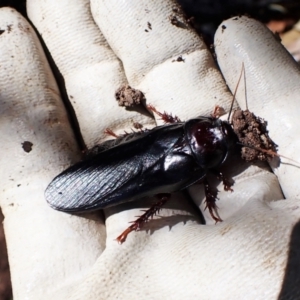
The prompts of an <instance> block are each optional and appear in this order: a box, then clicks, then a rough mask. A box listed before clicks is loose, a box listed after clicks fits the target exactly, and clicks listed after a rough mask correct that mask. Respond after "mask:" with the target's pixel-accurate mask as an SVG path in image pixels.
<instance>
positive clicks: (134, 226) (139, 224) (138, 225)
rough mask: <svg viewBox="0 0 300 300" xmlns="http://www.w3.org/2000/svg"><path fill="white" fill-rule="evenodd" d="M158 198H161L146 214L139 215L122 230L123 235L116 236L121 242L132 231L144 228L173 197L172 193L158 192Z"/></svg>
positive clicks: (121, 242) (120, 242)
mask: <svg viewBox="0 0 300 300" xmlns="http://www.w3.org/2000/svg"><path fill="white" fill-rule="evenodd" d="M157 198H159V201H157V202H156V203H154V204H153V205H152V206H151V207H150V208H149V209H148V210H146V211H145V213H144V214H142V215H141V216H139V217H138V219H136V220H135V221H133V222H131V223H133V224H132V225H130V226H129V227H128V228H127V229H126V230H125V231H123V232H122V234H121V235H119V236H118V237H117V238H116V241H117V242H118V243H119V244H123V243H124V242H125V241H126V238H127V236H128V234H129V233H130V232H132V231H138V230H140V229H141V228H142V226H143V225H144V224H145V223H146V222H147V221H148V220H149V219H150V218H153V216H155V215H156V214H157V213H159V211H160V209H161V208H162V206H163V205H165V204H166V202H167V201H168V200H170V198H171V194H158V195H157Z"/></svg>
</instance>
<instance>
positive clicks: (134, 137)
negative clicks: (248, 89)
mask: <svg viewBox="0 0 300 300" xmlns="http://www.w3.org/2000/svg"><path fill="white" fill-rule="evenodd" d="M236 143H237V137H236V134H235V133H234V131H233V129H232V127H231V125H230V124H229V123H228V122H226V121H221V120H220V119H218V118H215V117H198V118H195V119H190V120H188V121H187V122H177V123H172V124H168V125H163V126H159V127H156V128H154V129H152V130H147V131H143V132H138V133H132V134H130V135H126V136H124V137H121V138H119V139H116V140H113V141H108V142H106V143H104V144H103V145H100V146H96V147H94V148H93V149H92V150H91V151H90V155H88V157H87V158H86V159H85V160H83V161H81V162H79V163H77V164H75V165H73V166H71V167H69V168H68V169H66V170H65V171H63V172H62V173H61V174H59V175H58V176H57V177H55V178H54V179H53V181H52V182H51V183H50V184H49V186H48V187H47V189H46V192H45V196H46V200H47V202H48V203H49V205H50V206H51V207H53V208H54V209H57V210H60V211H65V212H83V211H90V210H96V209H102V208H106V207H109V206H113V205H117V204H120V203H123V202H128V201H132V200H136V199H140V198H142V197H147V196H153V195H157V194H161V193H172V192H176V191H180V190H182V189H185V188H187V187H188V186H190V185H191V184H193V183H195V182H197V181H199V180H201V179H203V178H204V177H205V175H206V174H207V172H209V171H214V172H217V173H218V174H220V172H219V171H218V168H219V167H220V166H221V165H222V164H223V163H224V161H225V160H226V158H227V156H228V153H229V152H230V151H231V149H233V148H235V147H236ZM206 196H207V206H208V209H209V211H210V212H211V215H212V216H213V218H214V219H215V220H216V221H219V220H220V218H219V217H218V214H217V212H216V205H215V197H213V196H212V195H211V194H210V191H209V188H208V186H206ZM166 200H167V199H166V196H165V194H163V195H162V196H160V199H159V203H160V204H159V205H157V204H156V206H154V207H152V208H151V209H150V210H149V211H148V212H146V213H145V214H144V215H143V216H141V218H140V219H138V220H137V221H136V223H135V224H134V225H132V226H133V227H132V228H131V230H129V232H130V231H132V230H136V229H139V227H140V226H141V224H142V223H143V222H145V221H146V220H147V218H149V216H151V215H153V214H155V213H156V212H157V211H158V210H159V209H160V205H163V204H164V203H165V201H166ZM214 212H215V213H214ZM127 234H128V232H127V233H126V234H125V236H120V237H119V238H118V240H119V241H120V242H123V241H124V240H125V239H126V236H127Z"/></svg>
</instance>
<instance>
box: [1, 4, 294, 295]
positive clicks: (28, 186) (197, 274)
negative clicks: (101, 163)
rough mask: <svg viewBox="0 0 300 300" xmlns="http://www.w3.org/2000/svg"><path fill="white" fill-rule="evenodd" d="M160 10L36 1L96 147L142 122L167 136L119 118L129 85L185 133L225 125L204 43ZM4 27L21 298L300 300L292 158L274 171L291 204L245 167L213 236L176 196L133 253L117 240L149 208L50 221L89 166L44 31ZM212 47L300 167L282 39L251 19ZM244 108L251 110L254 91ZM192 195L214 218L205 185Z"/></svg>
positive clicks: (6, 170)
mask: <svg viewBox="0 0 300 300" xmlns="http://www.w3.org/2000/svg"><path fill="white" fill-rule="evenodd" d="M161 2H162V1H141V0H139V1H125V2H120V1H115V0H112V1H91V3H89V1H83V0H78V1H75V2H74V1H73V2H70V1H65V0H61V1H59V2H54V1H50V0H48V1H43V2H42V1H36V0H28V1H27V7H28V16H29V18H30V19H31V21H32V22H33V24H34V26H36V28H37V30H38V31H39V33H40V35H41V37H42V38H43V40H44V42H45V43H46V45H47V48H48V49H49V52H50V55H51V57H52V58H53V60H54V61H55V64H56V65H57V67H58V69H59V71H60V72H61V74H62V76H63V78H64V81H65V86H66V91H67V94H68V97H69V100H70V102H71V104H72V107H73V109H74V112H75V114H76V117H77V120H78V124H79V127H80V130H81V133H82V136H83V138H84V141H85V143H86V145H87V146H88V147H91V146H93V145H94V144H95V143H98V142H101V141H103V140H104V139H106V138H107V137H106V136H105V135H104V134H103V132H104V130H105V128H111V129H112V130H114V131H116V132H117V133H119V132H123V130H124V129H126V130H127V131H128V130H129V129H130V128H131V127H132V124H133V122H139V123H142V124H143V125H144V126H145V127H147V128H150V127H151V126H155V122H154V121H153V119H152V118H150V117H149V116H148V115H147V114H146V113H139V112H135V111H128V110H125V109H124V108H122V107H118V104H117V102H116V100H115V98H114V93H115V91H116V89H117V88H118V87H120V86H121V85H122V84H127V83H128V84H130V85H131V86H132V87H133V88H137V89H140V90H142V91H143V92H144V94H145V96H146V99H147V104H152V105H154V106H155V107H156V108H157V109H158V110H160V111H167V112H171V113H173V114H176V115H178V116H179V117H180V118H181V119H182V120H187V119H189V118H191V117H195V116H197V115H209V114H210V113H211V112H212V111H213V108H214V106H215V105H220V106H222V107H223V108H224V109H225V110H227V111H228V109H229V106H230V104H231V100H232V95H231V94H230V93H229V92H228V91H227V88H226V85H225V83H224V81H223V79H222V76H221V74H220V73H219V72H218V70H217V68H216V66H215V64H214V61H213V59H212V57H211V55H210V54H209V52H208V50H207V49H206V47H205V45H204V43H203V42H202V41H201V39H200V38H199V37H198V36H197V35H196V34H195V33H194V32H193V30H192V29H190V28H189V26H188V24H187V22H186V20H185V19H184V17H183V16H182V15H181V14H180V12H178V9H177V8H176V6H175V4H174V3H173V2H172V1H163V3H161ZM90 5H91V7H90ZM0 14H1V15H0V29H1V31H0V32H1V33H2V34H1V35H0V42H1V46H0V49H1V56H0V67H1V81H0V93H1V94H0V95H1V106H0V107H1V121H2V122H1V123H2V124H1V125H2V126H1V140H2V148H1V149H2V150H1V151H2V152H1V159H2V161H1V166H2V173H1V174H2V180H1V184H2V189H1V191H2V193H1V198H0V199H1V207H2V210H3V213H4V215H5V224H4V225H5V232H6V237H7V243H8V251H9V259H10V267H11V274H12V283H13V290H14V299H24V298H28V299H116V298H119V299H163V298H167V299H183V298H184V299H195V298H196V299H198V298H200V299H276V298H278V297H279V296H280V299H285V298H288V297H290V298H292V299H295V298H298V297H299V294H300V292H299V288H298V287H299V286H300V284H299V283H300V282H299V281H300V280H299V279H300V276H299V272H298V271H299V268H300V264H299V254H300V253H299V251H300V250H299V249H300V245H299V235H300V232H299V223H298V222H299V218H300V209H299V206H300V201H299V200H297V198H298V197H299V195H298V193H299V187H298V180H297V179H298V178H299V169H298V168H297V167H295V163H294V162H290V161H287V162H285V160H284V159H282V161H283V162H282V164H281V165H280V167H279V168H277V169H276V174H277V176H278V178H279V181H280V184H281V188H282V190H283V191H284V193H285V196H286V197H287V198H288V200H280V199H283V195H282V194H281V190H280V185H279V183H278V181H277V177H276V176H275V175H274V174H273V173H272V172H270V169H269V168H268V166H266V165H263V164H253V165H247V164H245V165H243V166H241V165H236V164H234V163H233V164H232V168H230V171H231V173H232V175H233V176H234V180H235V185H234V187H233V188H234V192H233V193H229V192H224V191H223V188H222V186H221V185H220V186H219V190H220V193H219V195H218V197H219V199H220V200H219V201H218V203H217V205H218V207H219V214H220V216H221V217H222V219H223V220H224V222H222V223H218V224H217V225H215V224H214V222H213V221H212V220H211V219H210V216H209V214H207V212H206V211H205V212H204V216H205V219H206V225H202V224H200V222H199V220H200V217H199V214H197V213H196V211H195V209H194V207H193V206H192V205H191V204H190V203H189V201H188V200H187V198H186V197H185V195H184V194H177V195H173V196H172V200H170V203H168V205H167V206H166V207H165V208H164V209H162V211H161V212H160V214H159V217H158V218H155V220H153V221H150V222H149V223H148V224H146V225H145V226H144V229H143V230H141V231H139V232H134V233H131V234H130V235H129V236H128V238H127V241H126V242H125V243H124V244H122V245H119V244H118V243H117V242H116V241H115V240H114V239H115V238H116V237H117V236H118V235H119V234H120V233H121V232H122V231H123V230H124V229H125V228H126V227H127V223H128V222H129V221H133V220H134V219H135V216H136V215H139V214H140V209H141V208H142V207H143V208H145V207H149V205H150V204H149V203H150V200H147V199H141V200H140V201H137V202H134V203H128V204H123V205H119V206H116V207H113V208H110V209H106V210H104V214H103V215H102V214H101V213H100V212H96V213H92V214H85V215H71V214H67V213H62V212H57V211H54V210H53V209H51V208H50V207H49V206H48V205H47V204H46V202H45V199H44V191H45V189H46V187H47V185H48V184H49V182H50V181H51V180H52V179H53V178H54V176H56V175H57V174H58V173H59V172H61V171H62V170H63V169H65V168H66V167H68V166H69V165H70V164H73V163H75V162H76V161H78V160H79V159H80V151H79V147H78V145H77V142H76V139H75V137H74V134H73V131H72V129H71V126H70V122H69V119H68V115H67V114H66V111H65V108H64V105H63V104H62V102H61V100H60V93H59V90H58V88H57V85H56V83H55V81H54V77H53V75H52V73H51V70H50V68H49V66H48V63H47V60H46V58H45V55H44V54H43V51H42V49H41V46H40V44H39V42H38V40H37V38H36V35H35V34H34V32H33V30H32V28H31V27H30V25H29V24H28V23H27V22H26V21H25V20H24V19H23V18H22V17H21V16H19V15H18V14H17V13H16V12H14V11H13V10H12V9H2V10H1V12H0ZM223 25H224V26H223ZM215 46H216V54H217V58H218V63H219V65H220V67H221V70H222V73H223V76H224V78H225V79H226V82H227V84H228V85H229V86H230V88H231V89H232V90H233V89H234V88H235V85H236V83H237V79H238V77H239V74H240V72H241V68H242V63H244V65H245V74H246V83H247V100H248V105H249V109H250V110H251V111H253V112H255V113H256V114H257V115H259V116H261V117H263V118H265V119H266V120H267V121H268V122H269V130H270V135H271V137H272V138H273V139H274V141H275V142H276V143H277V144H278V145H279V152H280V153H282V154H284V155H286V156H288V157H291V158H293V159H295V160H299V159H298V157H299V155H298V152H299V148H300V147H299V142H298V141H297V137H299V130H298V128H299V125H300V124H298V123H299V122H300V121H299V118H298V116H297V112H298V111H299V109H298V107H299V101H298V99H297V96H298V94H299V93H298V87H299V79H298V77H299V69H298V66H297V65H296V64H295V63H294V62H293V60H292V58H291V57H290V56H289V55H288V54H287V53H286V51H285V50H284V49H283V48H282V47H281V46H280V44H279V43H278V42H277V41H276V40H275V38H274V37H273V35H272V33H270V32H269V31H268V30H267V29H266V28H265V27H264V26H262V25H261V24H260V23H258V22H255V21H254V20H251V19H248V18H245V17H242V18H236V19H231V20H228V21H224V23H223V24H222V25H221V26H220V28H219V30H218V32H217V34H216V40H215ZM179 56H182V58H183V59H184V61H180V59H179V60H177V58H178V57H179ZM298 97H299V96H298ZM237 98H238V99H239V101H241V104H244V103H245V97H244V94H243V84H241V86H240V87H239V90H238V95H237ZM287 101H288V102H287ZM241 169H244V171H243V172H240V170H241ZM189 193H190V195H191V196H192V198H193V199H194V201H195V203H196V204H197V205H198V206H200V207H202V208H203V207H204V204H203V203H202V202H203V198H204V193H203V187H202V186H201V185H200V186H193V187H191V188H189ZM274 200H280V201H276V202H274ZM104 221H105V226H104ZM290 298H289V299H290Z"/></svg>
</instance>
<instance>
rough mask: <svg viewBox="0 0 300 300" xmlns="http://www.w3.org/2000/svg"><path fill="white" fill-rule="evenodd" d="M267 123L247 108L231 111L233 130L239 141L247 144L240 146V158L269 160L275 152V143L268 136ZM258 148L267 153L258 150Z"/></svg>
mask: <svg viewBox="0 0 300 300" xmlns="http://www.w3.org/2000/svg"><path fill="white" fill-rule="evenodd" d="M267 124H268V123H267V122H266V121H265V120H264V119H261V118H259V117H257V116H255V115H254V114H253V113H251V112H250V111H249V110H236V111H235V112H234V113H233V116H232V126H233V130H234V132H235V133H236V135H237V136H238V139H239V141H240V143H242V144H243V145H247V146H249V147H242V153H241V154H242V158H243V159H245V160H246V161H254V160H262V161H266V160H270V159H271V158H273V157H274V155H275V154H276V153H277V145H276V144H275V143H274V142H273V141H272V140H271V138H270V137H269V134H268V130H267ZM254 148H256V149H254ZM258 148H259V149H263V150H267V151H269V153H265V152H262V151H259V150H258ZM272 153H273V154H272Z"/></svg>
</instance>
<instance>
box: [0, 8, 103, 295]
mask: <svg viewBox="0 0 300 300" xmlns="http://www.w3.org/2000/svg"><path fill="white" fill-rule="evenodd" d="M0 14H1V16H0V29H1V30H0V32H1V35H0V43H1V46H0V49H1V55H0V65H1V69H0V71H1V73H0V76H1V80H0V91H1V92H0V93H1V97H0V99H1V105H0V111H1V141H2V147H1V155H0V157H1V170H2V172H1V176H2V177H1V185H2V189H1V207H2V210H3V213H4V215H5V221H4V227H5V234H6V237H7V246H8V253H9V260H10V268H11V278H12V284H13V290H14V297H15V298H19V299H24V298H35V299H47V298H48V297H49V299H53V297H52V298H51V297H50V296H49V295H52V293H53V287H54V288H55V289H58V290H60V292H61V294H62V295H63V294H64V295H65V293H68V292H69V288H70V287H68V286H63V285H61V282H62V281H63V279H64V278H65V277H67V278H71V277H72V278H73V279H74V280H79V278H80V276H82V275H83V273H84V272H85V270H86V269H87V268H89V267H90V265H91V264H92V263H93V262H94V261H95V259H96V257H97V256H98V255H99V253H100V252H101V250H102V249H103V246H104V245H103V238H102V240H101V236H102V237H103V236H105V232H104V230H103V229H104V227H103V224H102V223H101V222H100V221H98V222H95V221H93V220H90V219H89V218H91V219H92V218H94V219H95V218H96V215H90V216H89V217H87V218H86V219H85V220H84V221H82V220H80V219H79V218H74V217H73V216H70V215H67V214H61V213H58V212H56V211H54V210H52V209H51V208H49V206H48V205H47V204H46V201H45V199H44V191H45V188H46V186H47V184H48V183H49V182H50V180H51V179H52V178H53V177H54V176H55V175H56V174H57V172H58V169H62V168H64V167H66V166H67V165H69V164H70V163H74V161H76V160H78V159H79V153H80V152H79V149H78V146H77V143H76V141H75V138H74V135H73V134H72V130H71V128H70V124H69V121H68V116H67V114H66V111H65V109H64V106H63V104H62V101H61V99H60V93H59V90H58V87H57V85H56V82H55V80H54V77H53V75H52V72H51V69H50V67H49V65H48V63H47V60H46V57H45V55H44V53H43V50H42V47H41V45H40V43H39V41H38V39H37V36H36V34H35V33H34V30H33V29H32V28H31V26H30V25H29V24H28V22H27V21H26V20H25V19H24V18H23V17H21V16H20V15H19V14H18V13H17V12H15V11H14V10H13V9H11V8H3V9H1V11H0ZM62 228H64V230H62ZM78 228H80V230H78ZM95 231H97V232H99V234H98V235H96V236H94V238H93V239H90V240H89V241H85V242H84V243H82V244H80V246H79V243H78V240H79V239H82V234H81V232H86V235H94V234H93V233H94V232H95ZM101 233H102V235H101ZM66 241H68V242H67V243H66ZM83 253H84V255H83ZM74 260H76V261H77V262H78V264H74V263H73V262H74ZM78 266H80V268H79V267H78ZM58 270H59V271H58ZM75 274H76V275H75Z"/></svg>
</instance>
